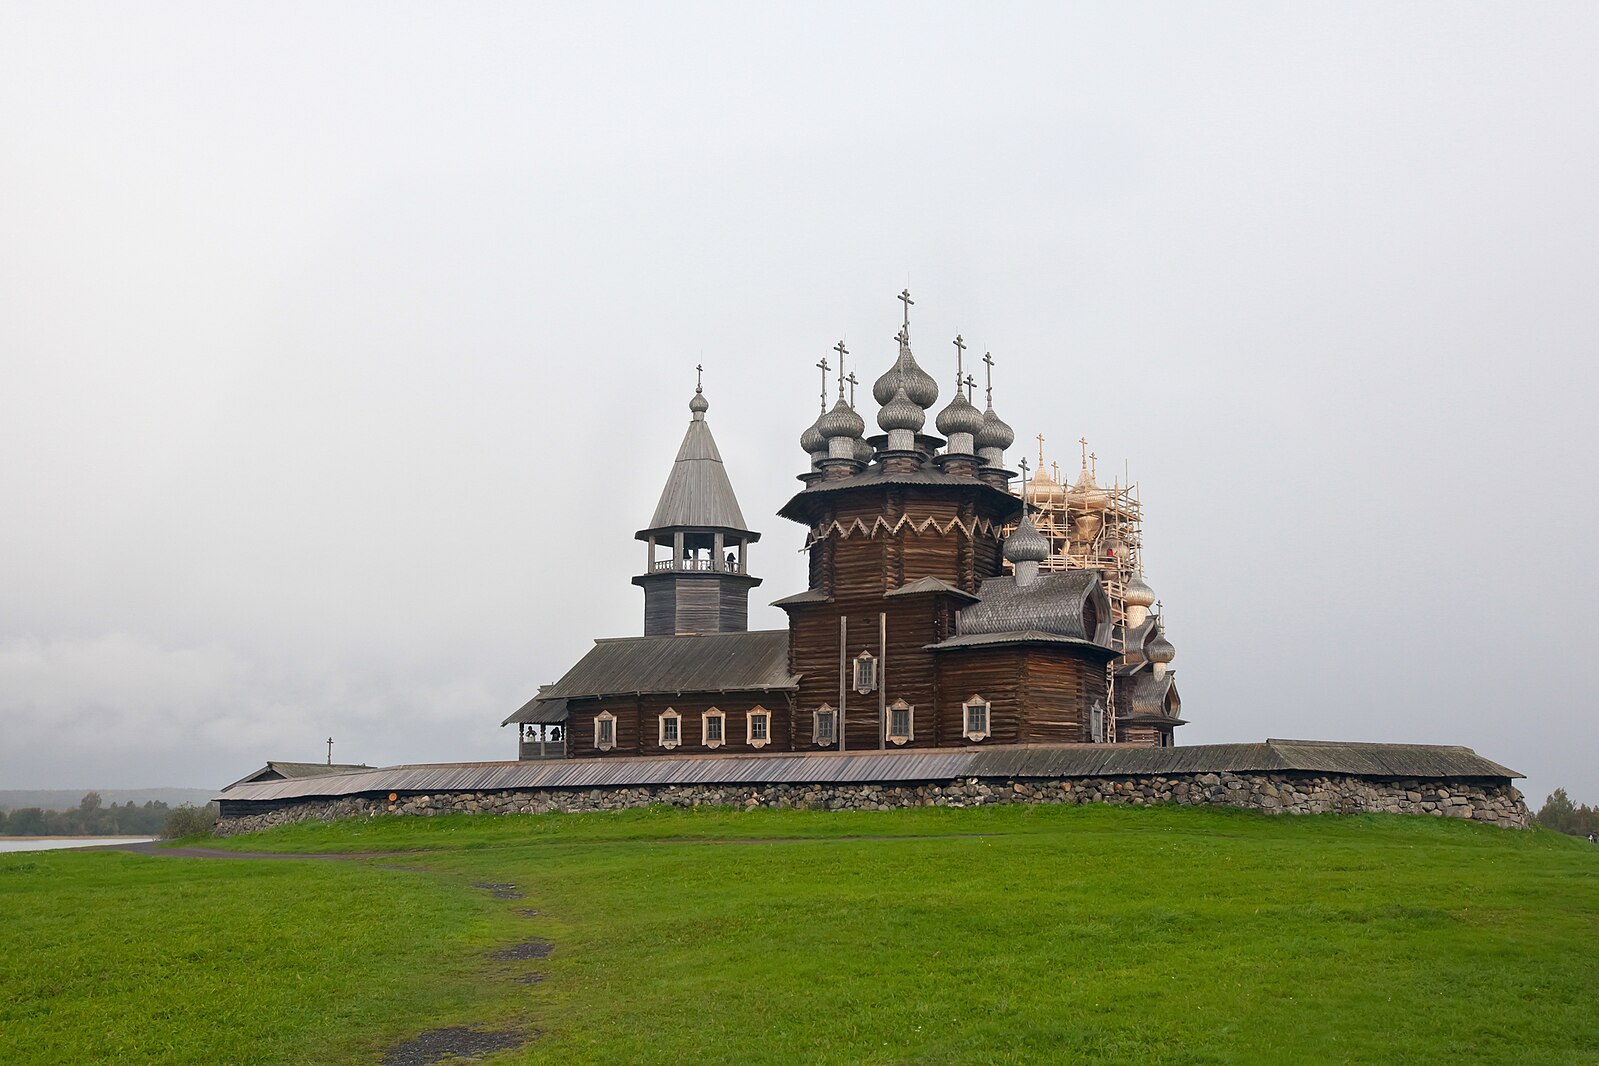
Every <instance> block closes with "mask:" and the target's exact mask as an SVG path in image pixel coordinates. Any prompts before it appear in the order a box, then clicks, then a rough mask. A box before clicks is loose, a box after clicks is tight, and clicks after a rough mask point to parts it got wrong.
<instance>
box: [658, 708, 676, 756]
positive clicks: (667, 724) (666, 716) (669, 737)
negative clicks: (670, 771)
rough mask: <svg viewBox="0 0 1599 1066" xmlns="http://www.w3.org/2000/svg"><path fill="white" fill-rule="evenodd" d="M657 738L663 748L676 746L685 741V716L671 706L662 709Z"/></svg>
mask: <svg viewBox="0 0 1599 1066" xmlns="http://www.w3.org/2000/svg"><path fill="white" fill-rule="evenodd" d="M656 739H657V741H658V742H659V743H660V745H661V747H663V748H675V747H677V746H678V745H679V744H681V743H683V716H682V715H680V714H678V713H677V712H676V711H674V710H673V709H672V708H670V707H668V708H667V709H666V710H664V711H662V712H661V717H660V726H659V736H658V737H657V738H656Z"/></svg>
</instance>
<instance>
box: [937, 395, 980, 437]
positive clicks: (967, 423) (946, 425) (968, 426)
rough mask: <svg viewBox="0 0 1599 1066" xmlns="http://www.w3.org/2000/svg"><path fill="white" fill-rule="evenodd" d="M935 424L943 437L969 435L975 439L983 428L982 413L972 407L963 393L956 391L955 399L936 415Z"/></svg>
mask: <svg viewBox="0 0 1599 1066" xmlns="http://www.w3.org/2000/svg"><path fill="white" fill-rule="evenodd" d="M936 424H937V426H938V432H939V433H941V434H942V435H944V436H945V437H953V436H954V435H955V434H957V433H970V434H971V435H972V436H974V437H975V436H976V435H977V434H978V433H979V432H981V430H982V428H983V412H981V411H979V410H978V409H977V408H975V407H973V406H972V401H970V400H968V399H967V398H966V393H965V392H963V391H961V390H960V389H956V390H955V398H954V399H953V400H951V401H949V406H948V407H946V408H944V409H943V410H942V411H940V412H939V413H938V421H937V423H936Z"/></svg>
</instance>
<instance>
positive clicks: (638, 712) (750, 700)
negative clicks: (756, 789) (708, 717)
mask: <svg viewBox="0 0 1599 1066" xmlns="http://www.w3.org/2000/svg"><path fill="white" fill-rule="evenodd" d="M669 707H670V708H671V709H673V710H675V711H677V712H678V714H679V715H681V718H679V720H678V728H679V730H680V734H679V736H680V740H681V743H679V744H678V746H677V747H676V748H664V747H662V746H661V744H660V725H659V723H660V715H661V713H662V712H663V711H665V710H666V709H667V708H669ZM712 707H715V708H716V709H718V710H720V711H722V712H723V713H724V714H725V715H726V718H725V719H724V720H723V739H724V741H725V742H724V743H723V744H722V746H721V747H719V748H715V749H712V748H708V747H706V746H705V735H704V732H705V731H704V725H703V722H704V719H703V717H702V715H703V713H704V712H705V711H708V710H710V709H711V708H712ZM758 707H759V708H762V709H765V710H767V711H770V712H771V714H772V721H771V742H770V743H768V744H767V745H766V746H765V747H763V748H759V749H757V748H756V747H754V746H753V745H751V744H750V743H748V741H747V740H746V739H745V738H746V736H747V735H748V721H749V713H750V712H751V711H752V710H755V709H756V708H758ZM568 708H569V717H568V718H567V744H566V750H567V755H568V757H569V758H579V759H590V758H597V757H604V756H606V755H669V754H676V755H684V754H688V755H702V754H706V753H708V752H711V751H717V752H739V753H742V754H749V753H750V752H754V751H757V750H758V751H763V752H769V751H789V750H792V745H791V743H790V737H791V734H792V730H793V727H792V724H791V722H790V712H789V704H788V700H787V698H785V696H784V694H783V693H781V692H737V693H695V694H685V695H683V696H676V695H673V696H664V695H647V696H643V697H621V698H608V699H585V700H573V701H572V702H571V703H570V704H568ZM602 711H610V712H611V713H612V714H614V715H616V747H614V748H612V749H611V750H610V751H608V752H604V751H600V750H598V749H597V748H595V747H594V719H595V717H596V716H597V715H599V714H600V713H601V712H602ZM809 728H810V723H809V716H808V715H807V721H806V729H807V730H808V729H809Z"/></svg>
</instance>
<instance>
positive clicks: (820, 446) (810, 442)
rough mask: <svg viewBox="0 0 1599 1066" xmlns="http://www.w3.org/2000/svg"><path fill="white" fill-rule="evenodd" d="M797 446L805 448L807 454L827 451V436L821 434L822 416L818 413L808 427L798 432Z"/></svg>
mask: <svg viewBox="0 0 1599 1066" xmlns="http://www.w3.org/2000/svg"><path fill="white" fill-rule="evenodd" d="M799 446H800V447H801V448H802V449H804V450H805V453H806V454H807V455H815V454H816V453H817V452H825V451H827V438H826V437H824V436H822V416H820V415H818V416H817V418H816V421H814V422H812V423H811V424H810V427H809V428H808V429H806V430H805V432H804V433H801V434H800V439H799Z"/></svg>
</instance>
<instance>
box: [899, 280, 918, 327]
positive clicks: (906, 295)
mask: <svg viewBox="0 0 1599 1066" xmlns="http://www.w3.org/2000/svg"><path fill="white" fill-rule="evenodd" d="M898 299H899V302H900V303H902V304H904V305H905V332H906V333H909V332H910V329H911V304H913V303H915V302H916V301H915V300H913V299H911V291H910V290H909V289H906V290H905V291H904V292H902V293H900V294H899V297H898Z"/></svg>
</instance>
